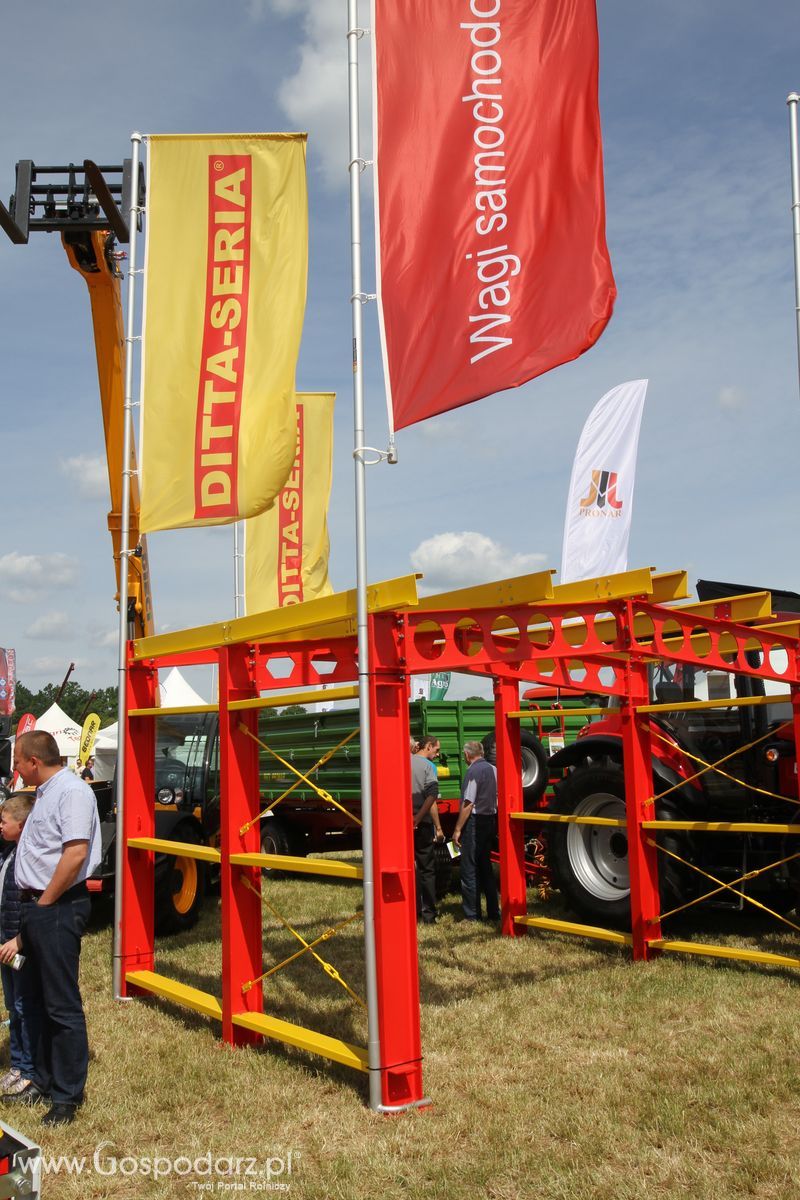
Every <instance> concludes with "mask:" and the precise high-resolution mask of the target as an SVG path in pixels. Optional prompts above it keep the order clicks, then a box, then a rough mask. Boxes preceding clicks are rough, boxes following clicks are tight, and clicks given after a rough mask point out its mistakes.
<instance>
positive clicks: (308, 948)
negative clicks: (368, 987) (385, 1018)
mask: <svg viewBox="0 0 800 1200" xmlns="http://www.w3.org/2000/svg"><path fill="white" fill-rule="evenodd" d="M239 878H240V880H241V882H242V883H243V884H244V885H245V887H247V888H249V890H250V891H251V892H253V894H254V895H256V896H258V897H259V899H260V900H261V902H262V904H265V905H266V907H267V908H268V909H269V911H270V912H271V913H272V915H273V916H274V917H276V918H277V920H278V921H280V923H281V925H283V926H284V928H285V929H287V930H288V931H289V933H291V935H292V937H295V938H297V940H298V942H300V944H301V945H302V947H303V949H302V950H298V952H297V954H293V955H292V956H291V957H290V958H287V959H284V961H283V962H282V963H279V964H278V965H277V966H276V967H272V968H271V969H270V970H269V971H265V972H264V974H263V975H259V977H258V979H253V980H251V981H250V982H249V983H246V984H244V985H243V987H242V992H243V993H244V992H249V991H250V989H251V988H252V987H253V986H254V984H256V983H258V982H259V981H260V980H262V979H266V978H267V977H268V976H269V975H272V974H273V973H274V972H275V971H279V970H280V969H281V967H284V966H286V965H287V964H288V963H290V962H293V961H294V960H295V959H296V958H299V957H300V955H301V954H306V953H310V954H311V956H312V958H315V959H316V960H317V962H318V963H319V965H320V966H321V967H322V969H323V971H324V972H325V974H326V975H329V976H330V978H331V979H333V980H334V981H335V982H336V983H338V984H339V985H340V986H341V987H343V988H344V990H345V991H346V992H347V994H348V996H350V997H351V998H352V999H353V1000H355V1001H356V1003H357V1004H360V1005H361V1007H362V1008H364V1009H366V1007H367V1006H366V1004H365V1003H364V1001H363V1000H362V999H361V997H360V996H359V994H358V992H354V991H353V989H352V988H351V987H350V985H349V983H347V982H346V981H345V980H344V979H342V977H341V975H340V974H339V972H338V971H337V970H336V968H335V967H334V966H333V964H332V963H329V962H327V961H326V960H325V959H324V958H323V957H322V956H321V955H319V954H317V952H316V951H315V949H314V947H315V946H318V945H319V944H320V942H324V941H327V940H328V939H329V938H332V937H333V935H334V934H335V933H338V932H339V930H340V929H343V928H344V927H345V925H349V924H350V923H351V922H352V921H356V920H358V918H359V917H361V916H363V913H354V914H353V916H352V917H348V918H347V920H346V921H343V922H342V923H341V924H340V925H337V926H335V927H333V928H331V929H326V930H325V932H324V933H323V934H321V935H320V936H319V937H318V938H317V939H316V940H315V941H313V942H307V941H306V939H305V938H304V937H303V935H302V934H301V933H298V931H297V930H296V929H294V928H293V927H292V926H291V925H290V924H289V922H288V921H287V920H286V918H285V917H284V916H283V915H282V914H281V913H279V912H278V910H277V908H275V906H274V905H273V904H270V902H269V900H267V898H266V896H264V895H262V893H261V892H260V891H259V890H258V888H255V887H253V884H252V882H251V881H250V879H248V877H247V876H246V875H244V874H242V875H240V876H239Z"/></svg>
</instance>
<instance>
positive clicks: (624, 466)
mask: <svg viewBox="0 0 800 1200" xmlns="http://www.w3.org/2000/svg"><path fill="white" fill-rule="evenodd" d="M646 393H647V380H646V379H635V380H633V381H632V382H631V383H621V384H620V385H619V387H615V388H612V389H611V391H610V392H606V394H605V396H603V398H602V400H600V401H599V402H598V403H597V404H596V405H595V407H594V408H593V409H592V411H591V413H590V414H589V419H588V420H587V422H586V424H585V425H584V427H583V433H582V434H581V438H580V441H579V442H578V449H577V452H576V454H575V462H574V463H573V466H572V478H571V480H570V484H569V498H568V500H567V517H566V521H565V523H564V548H563V552H562V558H561V576H560V582H561V583H572V582H574V581H575V580H576V579H592V578H594V577H595V576H597V575H613V574H616V572H618V571H625V570H627V567H628V539H629V537H630V532H631V509H632V507H633V485H634V479H635V476H636V453H637V450H638V448H639V428H640V426H641V424H642V409H643V407H644V398H645V395H646Z"/></svg>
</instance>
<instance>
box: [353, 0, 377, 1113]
mask: <svg viewBox="0 0 800 1200" xmlns="http://www.w3.org/2000/svg"><path fill="white" fill-rule="evenodd" d="M364 32H365V31H364V30H363V29H361V28H359V24H358V0H347V69H348V84H349V86H348V96H349V105H350V168H349V169H350V262H351V278H352V295H351V297H350V304H351V310H352V317H353V439H354V440H353V461H354V465H355V500H356V596H357V609H356V614H357V628H358V704H359V727H360V738H361V742H360V754H361V819H362V833H363V870H364V966H365V974H366V993H367V1053H368V1063H369V1106H370V1108H372V1109H374V1110H375V1111H377V1110H378V1109H379V1108H380V1106H381V1075H380V1068H381V1047H380V1033H379V1029H378V982H377V969H376V965H375V884H374V878H373V861H372V763H371V748H370V720H369V640H368V636H367V509H366V501H367V494H366V467H367V464H366V460H365V457H364V456H365V452H366V450H367V447H366V444H365V436H364V378H363V368H362V365H361V346H362V314H361V306H362V304H363V303H364V301H365V300H366V296H365V295H364V293H363V292H362V291H361V170H362V167H363V162H362V159H361V145H360V131H359V120H358V116H359V114H358V43H359V40H360V39H361V38H362V37H363V36H364Z"/></svg>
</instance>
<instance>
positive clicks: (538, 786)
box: [483, 729, 548, 807]
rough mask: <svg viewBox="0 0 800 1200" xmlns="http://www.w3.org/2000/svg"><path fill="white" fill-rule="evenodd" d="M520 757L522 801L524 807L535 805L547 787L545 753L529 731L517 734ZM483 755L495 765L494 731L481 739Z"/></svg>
mask: <svg viewBox="0 0 800 1200" xmlns="http://www.w3.org/2000/svg"><path fill="white" fill-rule="evenodd" d="M519 738H520V750H521V757H522V799H523V801H524V802H525V805H526V807H527V806H530V805H532V804H535V803H536V801H537V800H538V799H539V798H540V796H541V795H542V793H543V792H544V789H545V788H546V787H547V781H548V772H547V751H546V750H545V748H544V746H543V745H542V743H541V742H540V741H539V739H538V738H537V737H535V736H534V735H533V734H532V733H531V732H530V730H528V729H521V730H520V733H519ZM483 753H484V755H485V756H486V761H487V762H490V763H491V764H492V766H495V765H496V763H497V735H496V734H495V732H494V730H492V732H491V733H487V735H486V737H485V738H484V739H483Z"/></svg>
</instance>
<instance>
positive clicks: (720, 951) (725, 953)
mask: <svg viewBox="0 0 800 1200" xmlns="http://www.w3.org/2000/svg"><path fill="white" fill-rule="evenodd" d="M649 945H651V946H655V947H656V948H657V949H658V950H666V951H668V952H669V953H672V954H700V955H704V956H706V957H708V958H730V959H734V960H738V961H739V962H752V963H761V964H762V965H765V966H773V967H800V958H793V957H792V956H790V955H788V954H770V953H769V951H767V950H742V949H740V948H737V947H735V946H709V945H708V943H706V942H674V941H664V940H663V939H661V938H658V939H656V940H654V941H652V942H650V943H649Z"/></svg>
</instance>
